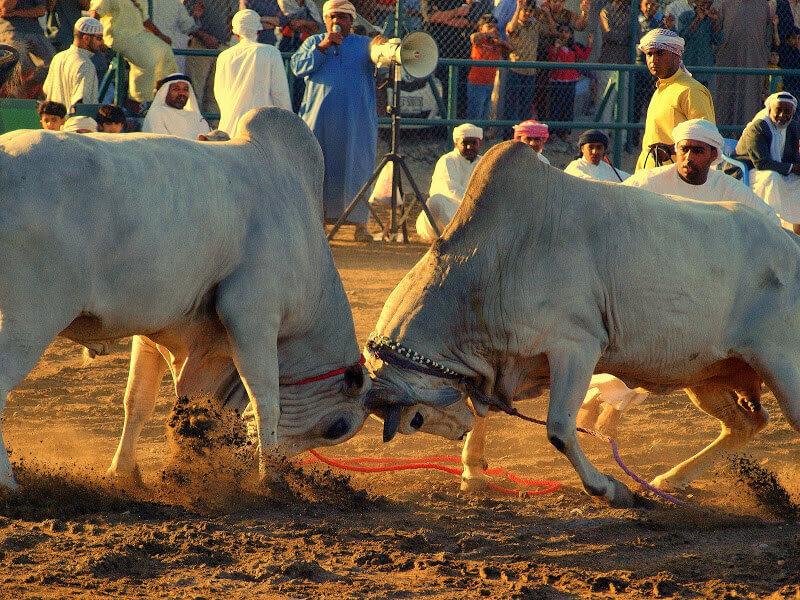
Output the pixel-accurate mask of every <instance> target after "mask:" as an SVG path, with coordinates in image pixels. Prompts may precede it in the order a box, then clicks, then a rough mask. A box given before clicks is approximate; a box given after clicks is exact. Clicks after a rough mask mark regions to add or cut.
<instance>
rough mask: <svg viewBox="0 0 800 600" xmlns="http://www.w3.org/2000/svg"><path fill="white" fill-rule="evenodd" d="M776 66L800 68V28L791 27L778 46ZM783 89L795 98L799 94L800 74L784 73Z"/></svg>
mask: <svg viewBox="0 0 800 600" xmlns="http://www.w3.org/2000/svg"><path fill="white" fill-rule="evenodd" d="M778 66H779V67H780V68H781V69H800V29H798V28H797V27H792V29H791V30H790V32H789V35H787V36H786V37H785V38H784V39H783V42H782V43H781V45H780V46H778ZM783 89H784V90H786V91H787V92H789V93H790V94H792V95H793V96H794V97H795V98H797V97H798V95H800V76H797V75H784V76H783Z"/></svg>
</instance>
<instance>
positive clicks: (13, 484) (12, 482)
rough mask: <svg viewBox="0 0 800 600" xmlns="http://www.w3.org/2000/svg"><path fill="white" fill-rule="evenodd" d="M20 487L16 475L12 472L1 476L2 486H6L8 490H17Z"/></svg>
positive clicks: (0, 486)
mask: <svg viewBox="0 0 800 600" xmlns="http://www.w3.org/2000/svg"><path fill="white" fill-rule="evenodd" d="M18 487H19V484H18V483H17V480H16V479H14V475H13V474H11V473H8V474H6V475H5V476H4V477H0V488H5V489H7V490H16V489H17V488H18Z"/></svg>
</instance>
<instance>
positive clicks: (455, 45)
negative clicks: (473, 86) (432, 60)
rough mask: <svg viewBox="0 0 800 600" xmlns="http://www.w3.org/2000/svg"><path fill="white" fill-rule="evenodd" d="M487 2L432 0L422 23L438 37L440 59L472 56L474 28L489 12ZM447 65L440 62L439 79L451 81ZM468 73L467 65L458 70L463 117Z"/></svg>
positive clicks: (458, 102)
mask: <svg viewBox="0 0 800 600" xmlns="http://www.w3.org/2000/svg"><path fill="white" fill-rule="evenodd" d="M488 8H489V4H488V2H485V1H484V0H470V2H464V1H463V0H436V2H435V3H434V2H432V1H431V3H430V14H429V15H428V19H427V21H426V22H425V25H424V26H423V28H424V30H425V31H426V32H427V33H429V34H430V35H431V37H433V39H434V40H436V44H437V45H438V46H439V56H440V57H441V58H464V59H467V58H469V57H470V50H471V44H470V36H471V35H472V33H473V32H474V30H475V24H476V23H477V22H478V19H479V18H480V17H481V15H483V14H484V13H486V12H487V9H488ZM448 70H449V69H448V67H447V66H445V65H439V66H438V67H437V68H436V77H437V78H438V79H439V81H447V80H448V74H449V73H448ZM467 72H468V69H466V68H463V67H462V68H459V69H458V81H457V89H456V98H457V99H456V107H457V114H458V115H459V116H463V115H464V114H466V109H467Z"/></svg>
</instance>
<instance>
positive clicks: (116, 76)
mask: <svg viewBox="0 0 800 600" xmlns="http://www.w3.org/2000/svg"><path fill="white" fill-rule="evenodd" d="M173 52H174V53H175V54H179V55H184V56H209V57H210V56H217V55H218V54H219V53H220V52H221V50H201V49H185V50H178V49H174V50H173ZM282 56H283V59H284V63H285V65H286V73H287V77H289V80H290V83H291V81H292V79H293V77H294V75H293V74H292V72H291V69H290V68H289V59H290V58H291V57H292V55H291V54H290V53H286V52H285V53H283V54H282ZM439 64H440V65H444V66H446V67H447V68H448V78H447V82H446V87H447V89H448V95H447V97H448V101H447V103H446V104H444V103H443V102H442V101H441V98H439V94H438V90H437V89H436V88H435V86H434V85H433V83H432V82H430V85H431V89H432V90H433V92H434V96H435V97H436V98H437V101H438V102H439V104H440V113H441V114H442V115H443V118H440V119H414V118H406V117H403V118H402V122H401V127H402V125H407V126H414V127H419V126H423V127H424V126H428V127H431V126H437V125H440V126H441V125H443V126H447V127H449V128H452V127H455V126H457V125H460V124H461V123H464V122H465V119H459V118H457V114H456V99H457V82H458V75H459V70H460V69H469V68H471V67H476V66H479V67H480V66H486V67H497V68H500V69H507V68H509V67H514V68H535V69H542V70H552V69H563V68H565V63H558V62H555V63H553V62H538V61H537V62H510V61H499V60H469V59H453V58H443V59H440V60H439ZM566 68H570V69H575V70H577V71H612V72H613V73H612V77H611V79H610V80H609V85H608V87H607V88H606V90H605V91H604V92H603V98H602V99H601V102H600V105H601V107H602V105H603V104H604V102H607V101H608V98H609V97H610V95H611V92H613V91H617V92H618V94H617V98H628V102H627V110H626V111H623V110H620V103H619V102H616V104H615V107H614V120H613V121H600V120H599V117H600V115H601V114H602V111H601V110H598V113H597V115H596V116H595V119H593V120H583V121H579V120H575V121H543V122H544V123H547V125H549V126H551V127H554V126H557V127H562V128H575V129H590V128H600V129H608V130H614V131H629V132H632V131H634V130H637V129H639V130H641V129H644V122H634V121H633V118H632V116H633V109H634V107H633V93H634V86H633V85H632V80H633V77H620V75H621V74H622V73H636V72H644V71H646V70H647V67H645V66H644V65H637V64H630V65H619V64H605V63H569V64H568V67H566ZM688 68H689V70H690V71H691V72H692V73H693V74H708V75H719V74H726V73H727V74H731V75H761V76H764V77H768V78H769V82H770V83H769V89H770V92H774V91H776V89H777V86H778V84H779V83H780V82H781V81H782V78H783V76H786V75H788V76H800V69H766V68H764V69H761V68H758V69H757V68H722V67H692V66H689V67H688ZM122 75H123V74H122V69H120V68H119V56H118V55H117V56H116V57H115V58H114V60H113V61H112V65H111V67H109V71H108V73H106V75H105V77H104V78H103V84H102V85H101V90H100V91H101V97H103V96H104V95H105V92H106V91H107V89H108V85H109V84H110V82H111V81H112V80H113V81H114V82H115V100H114V101H115V103H116V104H120V105H121V104H122V102H124V97H125V96H124V94H125V91H126V90H125V89H122V88H123V87H124V86H123V84H122V81H123V77H122ZM442 84H443V85H445V82H442ZM205 116H206V117H207V118H212V119H218V118H219V115H218V114H211V113H208V114H205ZM472 122H473V123H474V124H475V125H479V126H481V127H493V126H494V127H510V126H512V125H515V124H516V121H508V120H498V119H494V120H477V121H476V120H473V121H472ZM378 123H379V124H380V125H386V124H389V123H391V119H389V118H388V117H379V118H378ZM745 125H746V123H742V124H739V125H720V126H719V129H720V131H721V132H722V133H728V134H730V133H738V132H741V131H742V130H743V129H744V127H745ZM623 137H624V136H622V135H615V136H614V144H613V149H612V153H613V158H614V161H615V162H616V163H617V164H619V162H620V160H621V158H622V151H623V143H624V140H623Z"/></svg>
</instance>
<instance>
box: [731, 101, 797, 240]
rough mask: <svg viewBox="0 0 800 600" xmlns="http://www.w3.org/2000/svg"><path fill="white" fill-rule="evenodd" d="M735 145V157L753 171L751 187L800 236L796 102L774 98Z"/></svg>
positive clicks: (767, 103)
mask: <svg viewBox="0 0 800 600" xmlns="http://www.w3.org/2000/svg"><path fill="white" fill-rule="evenodd" d="M764 107H765V108H764V109H763V110H761V111H760V112H758V113H756V116H755V117H753V120H752V121H750V123H748V125H747V127H745V129H744V132H742V137H741V138H740V139H739V143H738V144H736V153H735V154H734V157H735V158H737V159H738V160H741V161H742V162H744V163H745V164H747V165H749V166H750V167H751V168H754V169H755V170H754V171H751V172H750V185H751V186H752V187H753V191H754V192H755V193H756V195H757V196H759V197H760V198H763V199H764V202H766V203H767V204H769V205H770V206H771V207H772V208H773V209H775V212H777V213H778V215H779V216H780V218H781V219H783V221H784V222H786V223H790V224H791V225H792V227H789V229H793V230H794V232H795V233H798V234H800V124H799V123H798V122H797V121H795V120H793V118H794V113H795V111H796V110H797V99H796V98H795V97H794V96H792V95H791V94H790V93H788V92H778V93H777V94H772V95H771V96H769V97H768V98H767V99H766V101H765V102H764Z"/></svg>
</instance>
